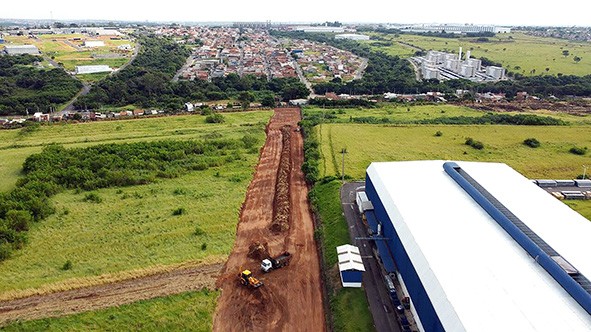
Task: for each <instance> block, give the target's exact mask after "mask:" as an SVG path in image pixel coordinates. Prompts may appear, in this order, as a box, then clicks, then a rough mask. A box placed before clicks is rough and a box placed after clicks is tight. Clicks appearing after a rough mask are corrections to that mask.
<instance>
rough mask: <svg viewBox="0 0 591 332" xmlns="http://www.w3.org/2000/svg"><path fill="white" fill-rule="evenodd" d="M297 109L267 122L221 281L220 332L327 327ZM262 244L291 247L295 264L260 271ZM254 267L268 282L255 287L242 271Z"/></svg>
mask: <svg viewBox="0 0 591 332" xmlns="http://www.w3.org/2000/svg"><path fill="white" fill-rule="evenodd" d="M299 120H300V113H299V109H297V108H289V109H277V110H276V111H275V115H274V116H273V118H272V119H271V122H270V123H269V125H268V127H267V141H266V142H265V145H264V147H263V150H262V151H261V157H260V160H259V164H258V166H257V168H256V173H255V175H254V178H253V181H252V182H251V184H250V186H249V188H248V192H247V195H246V200H245V202H244V205H243V206H242V211H241V214H240V222H239V224H238V229H237V235H236V242H235V244H234V248H233V250H232V253H231V255H230V257H229V258H228V261H227V262H226V265H225V267H224V270H223V273H222V275H221V276H220V278H219V279H218V282H217V286H218V287H219V288H221V289H222V295H221V296H220V298H219V300H218V306H217V309H216V313H215V316H214V328H213V329H214V331H245V330H246V331H325V330H326V324H325V313H324V306H323V300H322V284H321V282H322V281H321V277H320V263H319V260H318V255H317V248H316V243H315V241H314V225H313V219H312V215H311V212H310V206H309V204H308V199H307V195H308V189H307V187H306V184H305V179H304V174H303V172H302V171H301V165H302V163H303V159H304V156H303V137H302V135H301V133H300V132H299V131H296V130H295V129H296V128H297V123H298V121H299ZM257 244H259V246H258V248H260V249H263V248H264V250H263V251H268V252H269V253H270V254H271V255H273V256H275V255H278V254H280V253H281V252H283V251H289V252H290V253H291V254H292V259H291V262H290V264H289V266H287V267H284V268H281V269H278V270H275V271H271V272H270V273H268V274H264V275H263V274H262V272H260V262H261V261H260V258H261V257H260V256H261V255H262V252H257V251H256V250H253V249H257V246H256V245H257ZM243 269H250V270H251V271H253V273H254V274H255V276H256V277H258V278H259V279H260V280H261V281H262V282H263V283H264V286H262V287H260V288H258V289H250V288H247V287H245V286H242V285H240V284H239V282H238V280H237V276H238V274H239V273H240V271H241V270H243Z"/></svg>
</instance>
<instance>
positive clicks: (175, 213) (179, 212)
mask: <svg viewBox="0 0 591 332" xmlns="http://www.w3.org/2000/svg"><path fill="white" fill-rule="evenodd" d="M186 213H187V210H186V209H185V208H183V207H180V208H178V209H176V210H174V211H172V215H173V216H180V215H183V214H186Z"/></svg>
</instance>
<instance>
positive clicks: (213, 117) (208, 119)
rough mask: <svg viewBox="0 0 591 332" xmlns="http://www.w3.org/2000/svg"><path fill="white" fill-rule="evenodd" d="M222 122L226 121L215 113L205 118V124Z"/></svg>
mask: <svg viewBox="0 0 591 332" xmlns="http://www.w3.org/2000/svg"><path fill="white" fill-rule="evenodd" d="M224 121H226V120H225V119H224V117H223V116H222V115H221V114H219V113H215V114H212V115H208V116H207V117H205V122H207V123H223V122H224Z"/></svg>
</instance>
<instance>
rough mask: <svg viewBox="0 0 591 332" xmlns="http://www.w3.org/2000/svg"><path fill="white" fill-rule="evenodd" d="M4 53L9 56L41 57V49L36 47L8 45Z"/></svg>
mask: <svg viewBox="0 0 591 332" xmlns="http://www.w3.org/2000/svg"><path fill="white" fill-rule="evenodd" d="M4 52H5V53H6V54H8V55H20V54H32V55H39V54H41V52H39V49H38V48H37V46H35V45H6V46H5V47H4Z"/></svg>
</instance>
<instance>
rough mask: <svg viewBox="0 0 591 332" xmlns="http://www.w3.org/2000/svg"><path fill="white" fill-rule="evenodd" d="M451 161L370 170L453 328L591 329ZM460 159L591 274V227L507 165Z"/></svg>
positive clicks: (439, 311)
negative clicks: (447, 165)
mask: <svg viewBox="0 0 591 332" xmlns="http://www.w3.org/2000/svg"><path fill="white" fill-rule="evenodd" d="M443 163H444V161H413V162H395V163H372V164H371V165H370V167H369V168H368V171H367V172H368V175H369V176H370V178H371V180H372V183H373V184H374V186H375V188H376V191H377V193H378V195H379V196H380V198H381V200H382V203H383V205H384V208H385V209H386V212H387V213H388V215H389V217H390V220H391V221H392V223H393V225H394V227H395V229H396V232H397V233H398V235H399V237H400V239H401V241H402V243H403V245H404V247H405V249H406V251H407V253H408V255H409V257H410V259H411V261H412V263H413V266H414V267H415V270H416V271H417V274H418V275H419V278H420V279H421V281H422V284H423V285H424V288H425V290H426V292H427V294H428V295H429V297H430V299H431V301H432V304H433V307H434V309H435V311H436V312H437V315H438V316H439V318H440V320H441V323H442V324H443V326H444V327H445V329H446V330H449V331H462V330H467V331H499V330H508V329H509V330H515V331H558V330H560V331H589V330H591V316H590V315H589V314H588V313H587V312H586V311H585V310H584V309H583V308H582V307H581V306H580V305H579V304H578V303H577V302H576V301H575V300H574V299H573V298H572V297H571V296H570V295H569V294H568V293H567V292H566V291H565V290H564V289H563V288H562V287H561V286H560V284H558V283H557V282H556V281H555V280H554V279H553V278H552V277H551V276H550V275H549V274H548V272H547V271H546V270H544V269H543V268H542V267H541V266H540V265H539V264H538V263H536V261H535V260H534V259H532V258H531V257H530V256H529V255H528V254H527V252H526V251H525V250H524V249H523V248H522V247H521V246H520V245H519V244H517V242H515V240H513V238H511V236H509V235H508V234H507V232H505V231H504V230H503V229H502V228H501V227H500V226H499V225H498V224H497V223H496V222H495V221H494V220H493V219H492V218H491V217H490V215H489V214H488V213H487V212H486V211H484V210H483V209H482V208H481V207H480V205H478V204H477V203H476V202H475V201H474V200H473V199H472V198H471V197H470V196H469V195H468V194H467V193H466V192H465V191H464V190H463V189H462V188H461V187H460V186H459V185H458V184H457V183H455V182H454V181H453V179H451V177H449V176H447V174H446V173H445V171H444V169H443ZM457 163H458V165H459V166H461V167H462V169H465V170H466V171H467V172H468V173H469V174H470V175H471V176H472V177H473V178H474V179H475V180H477V181H478V183H480V185H482V186H483V187H484V188H485V189H486V190H487V191H489V192H490V193H491V194H492V195H493V196H494V197H496V198H497V199H498V200H499V202H500V203H502V204H503V205H504V206H505V207H506V208H507V209H509V210H510V211H511V212H512V213H513V214H515V215H516V216H517V217H518V218H519V219H520V220H522V221H523V223H525V224H526V225H527V226H528V227H529V228H531V229H532V231H534V232H535V233H536V234H538V235H539V236H540V237H541V238H542V239H544V241H546V242H547V243H548V244H549V245H551V246H552V247H553V248H554V249H556V250H557V251H558V252H559V253H560V255H561V256H563V257H564V259H565V260H566V261H568V262H569V263H571V264H572V266H574V267H575V268H576V269H577V270H579V271H580V272H581V273H583V274H584V275H591V260H590V259H589V258H588V255H589V253H590V252H591V241H589V240H588V239H589V238H591V222H589V221H588V220H587V219H585V218H584V217H582V216H581V215H579V214H578V213H576V212H575V211H573V210H572V209H570V208H569V207H568V206H566V205H565V204H564V203H562V202H560V201H559V200H557V199H555V198H553V197H552V196H551V195H549V194H548V193H546V192H545V191H544V190H543V189H541V188H539V187H538V186H537V185H535V184H534V183H532V182H531V181H529V180H528V179H526V178H525V177H523V176H522V175H521V174H519V173H518V172H516V171H515V170H513V169H512V168H510V167H509V166H507V165H505V164H501V163H479V162H457ZM425 192H428V193H429V197H426V196H425ZM427 198H428V199H427ZM383 222H384V221H383Z"/></svg>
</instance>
